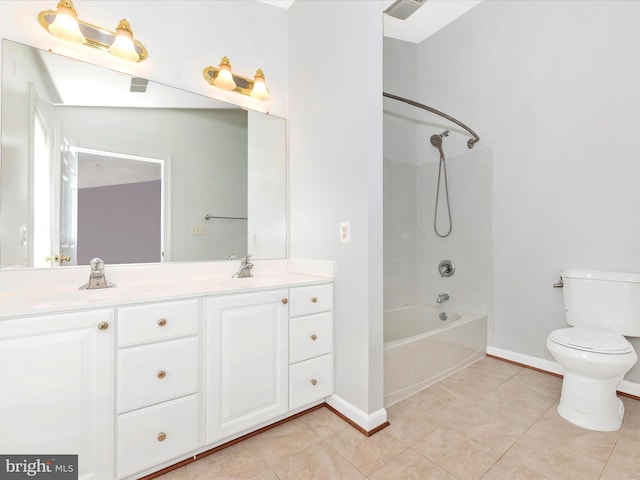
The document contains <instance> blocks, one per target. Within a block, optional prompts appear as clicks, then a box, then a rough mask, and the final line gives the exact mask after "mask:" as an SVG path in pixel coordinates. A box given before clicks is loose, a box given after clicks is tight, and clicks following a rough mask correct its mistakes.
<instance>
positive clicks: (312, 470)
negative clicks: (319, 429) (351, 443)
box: [273, 442, 364, 480]
mask: <svg viewBox="0 0 640 480" xmlns="http://www.w3.org/2000/svg"><path fill="white" fill-rule="evenodd" d="M273 469H274V471H275V473H276V475H277V477H278V478H279V479H280V480H303V479H304V480H334V479H335V480H337V479H341V480H351V479H353V480H360V479H362V478H364V475H363V474H362V473H361V472H360V471H359V470H358V469H357V468H356V467H354V466H353V465H352V464H351V463H350V462H349V461H348V460H347V459H346V458H344V457H343V456H342V455H341V454H340V453H338V451H337V450H335V449H334V448H333V447H331V446H330V445H329V444H328V442H322V443H318V444H316V445H313V446H311V447H309V448H307V449H306V450H303V451H302V452H299V453H297V454H295V455H293V456H292V457H289V458H288V459H286V460H284V461H282V462H280V463H279V464H277V465H275V466H274V467H273Z"/></svg>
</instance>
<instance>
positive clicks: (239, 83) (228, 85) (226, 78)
mask: <svg viewBox="0 0 640 480" xmlns="http://www.w3.org/2000/svg"><path fill="white" fill-rule="evenodd" d="M202 76H203V77H204V79H205V80H206V82H207V83H208V84H209V85H213V86H214V87H217V88H220V89H222V90H227V91H229V92H238V93H241V94H243V95H247V96H250V97H252V98H255V99H256V100H262V101H267V100H269V98H271V96H270V95H269V90H268V89H267V84H266V82H265V78H264V73H263V72H262V70H261V69H258V70H257V71H256V74H255V76H254V77H253V80H252V79H250V78H246V77H241V76H240V75H236V74H235V73H233V72H232V70H231V63H230V62H229V59H228V58H227V57H222V60H220V64H219V65H218V66H217V67H214V66H212V65H210V66H208V67H206V68H205V69H204V70H203V71H202Z"/></svg>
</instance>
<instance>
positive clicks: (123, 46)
mask: <svg viewBox="0 0 640 480" xmlns="http://www.w3.org/2000/svg"><path fill="white" fill-rule="evenodd" d="M38 21H39V22H40V25H41V26H42V28H44V29H45V30H46V31H48V32H49V33H50V34H51V35H53V36H55V37H58V38H60V39H62V40H66V41H70V42H74V43H78V44H82V45H87V46H89V47H94V48H97V49H99V50H104V51H107V52H109V53H111V54H112V55H114V56H116V57H118V58H122V59H124V60H128V61H131V62H139V61H142V60H144V59H146V58H147V56H148V54H147V49H146V48H145V47H144V45H142V44H141V43H140V42H139V41H138V40H134V38H133V32H132V31H131V25H130V24H129V22H127V20H126V19H124V18H123V19H122V20H120V23H119V24H118V27H117V28H116V31H115V32H113V31H111V30H107V29H106V28H102V27H98V26H96V25H92V24H90V23H87V22H84V21H82V20H80V19H79V18H78V14H77V13H76V9H75V7H74V5H73V2H72V0H60V1H59V2H58V7H57V10H56V11H54V10H45V11H42V12H40V14H39V15H38Z"/></svg>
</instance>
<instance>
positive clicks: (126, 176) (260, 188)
mask: <svg viewBox="0 0 640 480" xmlns="http://www.w3.org/2000/svg"><path fill="white" fill-rule="evenodd" d="M197 73H198V72H195V73H194V74H197ZM1 95H2V97H1V106H2V118H1V127H2V135H1V136H2V139H1V140H2V155H1V157H0V174H1V176H0V181H1V183H0V268H24V267H50V266H66V265H85V264H87V263H88V262H89V260H90V259H91V258H93V257H100V258H102V259H103V260H104V261H105V262H106V263H108V264H128V263H149V262H168V261H171V262H176V261H180V262H183V261H210V260H227V259H229V258H230V257H231V258H233V256H237V257H240V256H242V255H244V254H246V253H251V254H253V255H254V257H255V258H262V259H265V258H284V257H286V126H285V120H284V119H282V118H278V117H274V116H271V115H268V114H264V113H260V112H254V111H251V110H245V109H242V108H239V107H237V106H235V105H231V104H227V103H223V102H220V101H217V100H213V99H211V98H208V97H206V96H202V95H197V94H194V93H191V92H186V91H183V90H180V89H176V88H172V87H168V86H166V85H162V84H158V83H154V82H147V81H146V80H145V79H142V78H136V77H130V76H127V75H125V74H122V73H119V72H114V71H111V70H109V69H106V68H103V67H99V66H96V65H91V64H87V63H84V62H79V61H76V60H73V59H70V58H67V57H63V56H60V55H57V54H53V53H51V52H46V51H42V50H38V49H35V48H32V47H29V46H26V45H22V44H19V43H15V42H12V41H8V40H3V42H2V92H1Z"/></svg>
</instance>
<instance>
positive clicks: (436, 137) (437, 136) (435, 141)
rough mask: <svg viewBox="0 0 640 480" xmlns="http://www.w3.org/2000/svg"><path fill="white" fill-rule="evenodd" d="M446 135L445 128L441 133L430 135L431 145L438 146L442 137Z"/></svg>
mask: <svg viewBox="0 0 640 480" xmlns="http://www.w3.org/2000/svg"><path fill="white" fill-rule="evenodd" d="M448 136H449V130H445V131H444V132H442V133H437V134H435V135H431V145H433V146H434V147H438V148H440V146H441V145H442V139H443V138H444V137H448Z"/></svg>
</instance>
